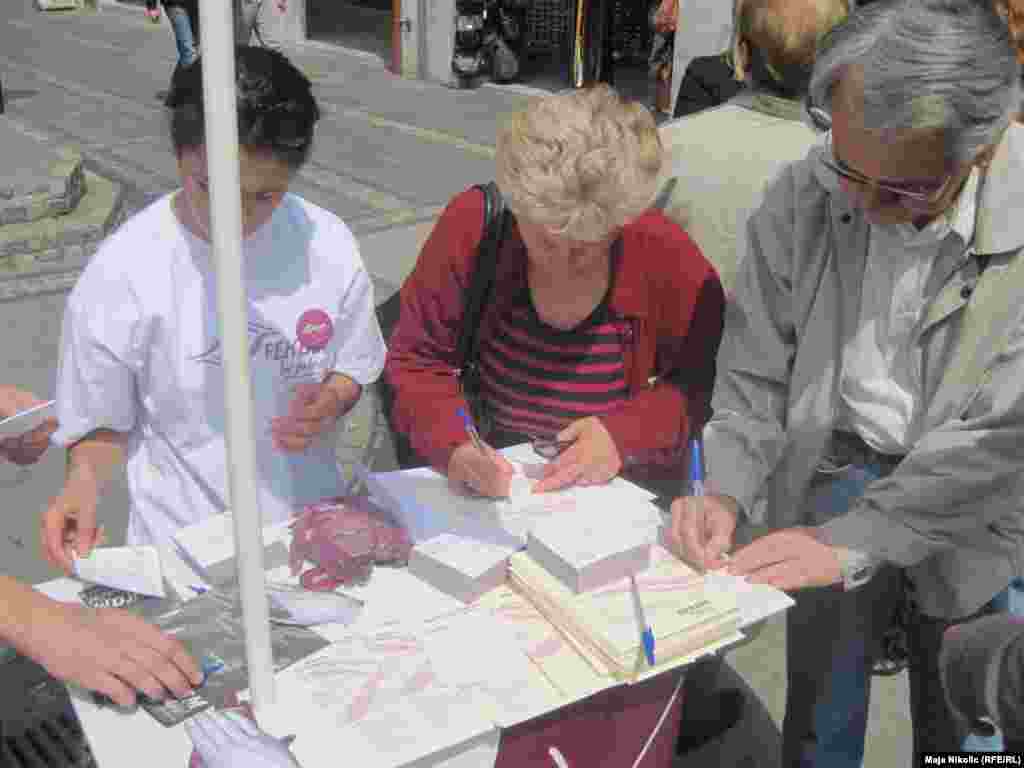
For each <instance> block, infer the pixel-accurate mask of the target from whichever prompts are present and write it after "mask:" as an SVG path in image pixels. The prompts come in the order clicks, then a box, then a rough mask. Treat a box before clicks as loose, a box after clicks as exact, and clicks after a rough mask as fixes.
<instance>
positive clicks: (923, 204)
mask: <svg viewBox="0 0 1024 768" xmlns="http://www.w3.org/2000/svg"><path fill="white" fill-rule="evenodd" d="M805 106H806V109H807V114H808V116H809V117H810V119H811V122H812V123H813V124H814V127H815V128H817V129H818V130H819V131H827V132H828V136H827V137H826V139H825V151H824V153H823V154H822V155H821V162H822V165H824V166H825V167H826V168H828V169H829V170H830V171H832V173H834V174H836V175H837V176H839V177H840V178H843V179H847V180H848V181H852V182H853V183H855V184H861V185H863V186H866V187H872V188H874V189H877V190H879V191H881V192H885V193H887V194H889V195H892V196H893V198H894V200H893V202H898V203H901V204H903V205H904V206H906V207H908V208H914V209H928V208H931V207H932V206H934V205H935V204H936V203H937V202H938V201H939V199H940V198H941V197H942V195H943V193H945V191H946V189H947V188H948V187H949V183H950V181H952V180H953V174H952V173H950V174H947V175H946V176H944V177H942V178H941V179H936V180H934V181H924V182H917V183H908V184H890V183H888V182H884V181H878V180H877V179H873V178H871V177H870V176H865V175H864V174H863V173H860V172H859V171H855V170H854V169H853V168H850V167H849V166H848V165H846V163H844V162H843V161H842V160H840V159H838V158H837V157H836V156H835V152H834V151H833V149H832V133H831V131H832V116H831V115H830V114H829V113H828V112H826V111H825V110H824V109H822V108H821V107H818V106H815V105H813V104H811V103H810V101H809V100H808V101H807V102H806V104H805Z"/></svg>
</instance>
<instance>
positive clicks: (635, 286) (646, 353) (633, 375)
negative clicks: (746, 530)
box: [385, 189, 725, 471]
mask: <svg viewBox="0 0 1024 768" xmlns="http://www.w3.org/2000/svg"><path fill="white" fill-rule="evenodd" d="M482 230H483V196H482V195H481V194H480V193H479V192H478V191H476V190H473V189H470V190H467V191H465V192H463V193H461V194H459V195H458V196H456V197H455V198H454V199H453V200H452V201H451V202H450V203H449V204H448V207H447V208H445V210H444V212H443V213H442V214H441V217H440V219H439V220H438V222H437V224H436V225H435V227H434V229H433V231H432V232H431V234H430V237H429V238H428V239H427V241H426V243H424V245H423V250H422V251H421V252H420V255H419V259H418V260H417V262H416V267H415V268H414V269H413V271H412V273H411V274H410V275H409V277H408V278H407V279H406V281H405V283H404V284H403V286H402V293H401V314H400V318H399V321H398V325H397V326H396V328H395V331H394V333H393V335H392V336H391V339H390V342H389V345H388V346H389V349H388V357H387V366H386V368H385V376H387V377H388V382H389V384H390V385H391V387H392V388H393V390H394V395H395V405H394V424H395V426H396V428H397V429H398V430H400V431H401V432H403V433H404V434H406V435H407V436H408V437H409V439H410V440H411V443H412V447H413V449H414V450H415V451H416V452H417V453H418V454H419V455H421V456H423V457H424V458H425V459H427V460H428V461H429V462H430V464H431V465H432V466H434V467H435V468H436V469H438V470H441V471H447V469H448V461H449V459H450V458H451V454H452V452H453V451H454V450H455V448H456V447H457V446H458V445H460V444H461V443H463V442H465V441H466V439H467V438H466V433H465V429H464V426H463V424H462V421H461V420H460V419H459V418H458V417H457V416H456V412H457V410H458V409H459V408H460V407H464V406H465V401H464V400H463V398H462V396H461V395H460V394H459V389H458V383H457V378H456V375H455V371H456V370H457V369H458V367H459V361H458V360H457V359H456V353H455V345H456V343H457V340H458V328H459V324H460V322H461V318H462V313H463V300H464V296H465V293H466V290H467V287H468V285H469V276H470V270H471V267H472V266H473V263H474V262H475V257H476V250H477V245H478V243H479V242H480V238H481V237H482ZM525 280H526V249H525V246H524V245H523V243H522V240H521V239H520V237H519V232H518V228H517V227H515V226H513V227H511V228H510V233H509V236H508V237H507V238H506V241H505V243H504V244H503V246H502V249H501V252H500V255H499V264H498V274H497V278H496V280H495V287H494V289H493V291H492V294H491V297H490V300H489V302H488V305H487V308H486V309H485V311H484V313H483V318H482V321H481V326H480V331H479V336H478V339H479V343H480V344H481V345H483V344H486V342H487V339H488V334H489V333H490V332H491V329H492V328H493V323H492V322H491V321H492V319H493V318H494V313H495V312H496V311H498V310H499V309H500V308H501V306H502V304H503V303H504V302H505V301H507V300H508V299H509V298H510V297H513V296H515V295H516V292H517V291H518V290H519V289H520V288H521V287H522V286H523V284H524V282H525ZM724 304H725V296H724V293H723V290H722V285H721V282H720V281H719V278H718V274H717V273H716V272H715V270H714V267H712V266H711V264H710V263H709V262H708V261H707V260H706V259H705V258H704V257H703V256H702V255H701V253H700V251H699V250H698V249H697V246H696V245H695V244H694V242H693V241H692V240H691V239H690V238H689V237H688V236H687V235H686V233H685V232H684V231H683V230H682V229H681V228H680V227H679V226H678V225H676V224H675V223H673V222H672V221H670V220H669V219H668V218H666V217H665V216H664V215H663V214H662V213H661V212H659V211H649V212H647V213H645V214H644V215H642V216H641V217H639V218H638V219H636V220H635V221H634V222H632V223H631V224H629V225H628V226H626V228H625V230H624V231H623V234H622V259H621V261H620V266H619V269H618V272H617V274H616V275H615V280H614V287H613V292H612V295H611V297H610V308H611V310H612V313H613V314H614V315H616V316H617V317H619V318H623V319H627V320H629V321H630V322H631V326H632V333H631V334H630V336H631V339H627V343H626V344H625V345H624V354H625V361H624V362H625V367H626V372H627V377H628V385H629V388H630V392H631V394H632V397H631V399H630V401H629V403H628V404H627V405H625V406H623V407H621V408H619V409H617V410H615V411H612V412H610V413H607V414H604V415H603V416H601V420H602V422H603V423H604V425H605V428H606V429H607V430H608V432H609V433H610V434H611V436H612V439H613V440H614V441H615V444H616V447H617V448H618V450H619V455H620V456H621V457H622V459H623V463H624V464H626V465H630V464H635V463H640V462H644V461H650V460H652V457H654V456H656V455H658V454H659V453H660V454H665V453H670V452H674V451H676V450H677V449H678V448H679V447H680V446H681V445H683V444H685V441H686V438H687V437H688V435H689V433H690V430H691V429H692V428H693V426H694V425H697V426H700V425H702V424H703V423H704V421H706V419H707V417H708V415H709V412H710V399H711V388H712V385H713V383H714V377H715V354H716V352H717V350H718V343H719V340H720V338H721V334H722V316H723V308H724ZM629 341H631V342H632V343H628V342H629ZM652 377H657V380H656V381H655V382H654V383H653V384H650V383H649V379H651V378H652Z"/></svg>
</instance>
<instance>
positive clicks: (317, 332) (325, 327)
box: [295, 309, 334, 350]
mask: <svg viewBox="0 0 1024 768" xmlns="http://www.w3.org/2000/svg"><path fill="white" fill-rule="evenodd" d="M333 335H334V324H333V323H332V322H331V318H330V316H328V314H327V313H326V312H324V311H323V310H322V309H307V310H306V311H305V312H303V313H302V315H301V316H300V317H299V322H298V325H296V326H295V336H296V337H297V338H298V340H299V343H301V344H302V346H304V347H305V348H306V349H312V350H321V349H323V348H324V347H326V346H327V345H328V344H329V343H330V341H331V337H332V336H333Z"/></svg>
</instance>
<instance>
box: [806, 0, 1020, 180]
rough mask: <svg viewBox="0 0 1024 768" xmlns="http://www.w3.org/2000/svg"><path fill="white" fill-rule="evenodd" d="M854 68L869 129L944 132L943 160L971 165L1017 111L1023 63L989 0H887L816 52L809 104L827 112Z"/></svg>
mask: <svg viewBox="0 0 1024 768" xmlns="http://www.w3.org/2000/svg"><path fill="white" fill-rule="evenodd" d="M851 67H858V68H860V69H861V70H862V71H863V80H864V122H865V125H868V126H870V127H871V128H872V129H877V130H880V131H886V130H940V131H942V132H943V133H944V134H945V135H946V137H947V138H946V146H947V148H948V149H947V153H948V157H947V161H951V162H953V163H956V164H962V163H969V162H972V161H973V160H974V159H975V157H976V156H977V155H978V153H979V152H981V151H982V150H983V149H984V148H986V147H988V146H990V145H992V144H995V143H996V142H998V141H999V138H1000V136H1002V133H1003V131H1004V130H1005V128H1006V126H1007V125H1008V124H1009V122H1010V120H1011V119H1012V118H1013V115H1014V113H1015V112H1016V110H1017V109H1018V108H1019V105H1020V100H1021V85H1020V78H1021V65H1020V64H1019V63H1018V61H1017V58H1016V54H1015V50H1014V46H1013V42H1012V41H1011V39H1010V35H1009V32H1008V30H1007V27H1006V23H1005V22H1003V21H1002V20H1001V19H1000V18H999V16H998V14H997V13H996V11H995V10H994V9H993V7H992V3H991V2H990V0H889V1H888V2H879V3H873V4H871V5H869V6H867V7H864V8H860V9H858V10H857V11H856V12H855V13H854V14H853V15H852V16H850V18H849V19H848V20H847V21H846V22H844V23H843V24H840V25H839V26H838V27H836V28H834V29H833V30H832V32H831V33H830V34H829V35H827V36H826V37H825V38H824V40H822V43H821V46H820V47H819V49H818V55H817V59H816V62H815V67H814V74H813V75H812V76H811V85H810V98H811V100H812V102H813V103H815V104H820V105H823V106H824V105H828V104H829V103H830V100H831V96H832V92H833V89H834V86H835V85H836V83H838V82H839V80H840V79H841V78H842V77H843V76H844V75H845V74H846V73H847V72H848V71H849V70H850V68H851Z"/></svg>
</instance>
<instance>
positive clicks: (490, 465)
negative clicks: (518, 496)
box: [448, 440, 515, 499]
mask: <svg viewBox="0 0 1024 768" xmlns="http://www.w3.org/2000/svg"><path fill="white" fill-rule="evenodd" d="M514 473H515V468H514V467H513V466H512V464H511V462H509V460H508V459H506V458H505V457H504V456H502V455H501V454H500V453H498V452H497V451H495V450H494V449H493V448H491V447H490V446H488V445H486V444H485V445H483V448H478V447H477V446H476V445H474V444H473V442H472V441H471V440H467V441H466V442H465V443H463V444H462V445H460V446H459V447H458V448H456V449H455V451H454V453H452V457H451V459H450V460H449V462H448V482H449V484H450V485H451V487H452V489H453V490H454V491H456V492H463V493H464V492H465V489H466V488H467V487H468V488H469V489H470V490H472V491H474V492H476V493H480V494H482V495H484V496H489V497H490V498H495V499H505V498H508V496H509V492H510V489H511V483H512V476H513V474H514Z"/></svg>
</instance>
